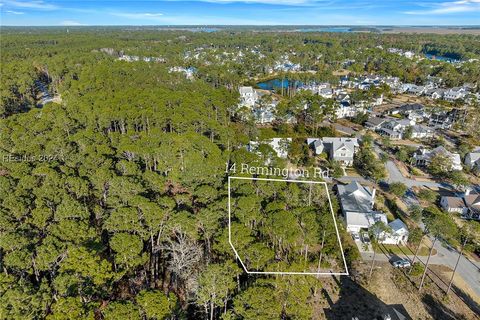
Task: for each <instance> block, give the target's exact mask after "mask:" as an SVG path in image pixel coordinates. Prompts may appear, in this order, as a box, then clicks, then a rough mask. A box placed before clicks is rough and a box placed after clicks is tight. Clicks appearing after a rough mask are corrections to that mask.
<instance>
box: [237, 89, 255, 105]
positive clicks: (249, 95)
mask: <svg viewBox="0 0 480 320" xmlns="http://www.w3.org/2000/svg"><path fill="white" fill-rule="evenodd" d="M238 91H239V93H240V104H241V105H243V106H247V107H253V106H254V105H255V103H256V102H257V101H258V98H259V95H258V93H257V90H255V89H253V88H252V87H240V88H238Z"/></svg>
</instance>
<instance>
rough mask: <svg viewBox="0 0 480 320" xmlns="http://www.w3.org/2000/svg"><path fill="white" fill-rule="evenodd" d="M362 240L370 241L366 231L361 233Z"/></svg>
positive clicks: (364, 241)
mask: <svg viewBox="0 0 480 320" xmlns="http://www.w3.org/2000/svg"><path fill="white" fill-rule="evenodd" d="M362 241H363V243H367V244H368V243H370V238H369V237H368V234H367V233H363V234H362Z"/></svg>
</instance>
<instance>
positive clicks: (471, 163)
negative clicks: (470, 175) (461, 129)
mask: <svg viewBox="0 0 480 320" xmlns="http://www.w3.org/2000/svg"><path fill="white" fill-rule="evenodd" d="M465 165H466V166H467V168H469V169H473V168H476V169H480V147H477V148H475V150H473V151H472V152H469V153H467V155H466V156H465Z"/></svg>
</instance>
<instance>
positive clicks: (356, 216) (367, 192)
mask: <svg viewBox="0 0 480 320" xmlns="http://www.w3.org/2000/svg"><path fill="white" fill-rule="evenodd" d="M337 191H338V197H339V200H340V207H341V209H342V213H343V216H344V217H345V223H346V225H347V231H348V232H352V233H359V232H360V231H361V230H362V229H363V230H365V229H368V228H370V227H371V226H372V225H373V224H375V222H377V221H382V222H383V223H385V224H387V223H388V221H387V217H386V215H385V214H384V213H382V212H379V211H374V210H373V205H374V200H375V189H373V190H372V189H370V188H369V187H366V186H362V185H361V184H360V183H358V182H356V181H354V182H352V183H350V184H348V185H337Z"/></svg>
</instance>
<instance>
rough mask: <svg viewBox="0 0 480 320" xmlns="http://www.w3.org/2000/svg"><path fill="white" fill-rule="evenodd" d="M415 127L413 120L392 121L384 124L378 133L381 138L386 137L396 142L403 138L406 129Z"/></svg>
mask: <svg viewBox="0 0 480 320" xmlns="http://www.w3.org/2000/svg"><path fill="white" fill-rule="evenodd" d="M414 125H415V121H414V120H410V119H400V120H397V119H393V120H389V121H386V122H384V123H383V124H382V125H381V127H380V129H378V133H380V134H381V135H383V136H387V137H389V138H390V139H392V140H398V139H402V138H403V134H404V132H405V129H406V128H407V127H411V126H414Z"/></svg>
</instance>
